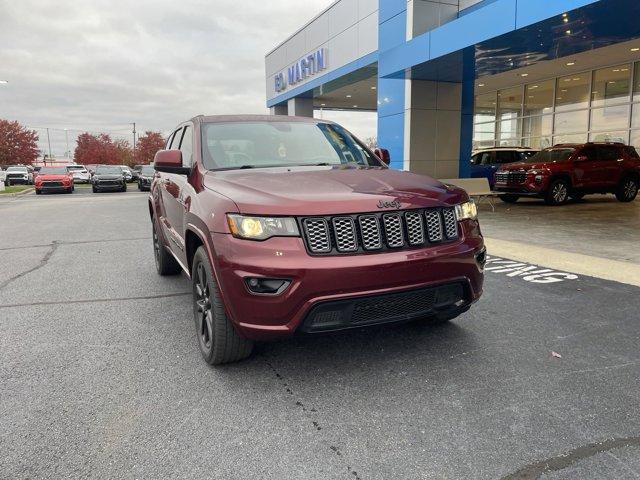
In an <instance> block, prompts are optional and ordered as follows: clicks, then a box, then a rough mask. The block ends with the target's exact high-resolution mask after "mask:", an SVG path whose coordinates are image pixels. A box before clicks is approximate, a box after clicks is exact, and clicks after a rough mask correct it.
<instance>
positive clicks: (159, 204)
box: [149, 116, 485, 364]
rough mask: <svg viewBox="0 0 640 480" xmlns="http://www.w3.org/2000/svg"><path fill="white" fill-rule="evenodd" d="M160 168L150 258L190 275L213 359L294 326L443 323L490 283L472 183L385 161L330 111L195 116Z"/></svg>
mask: <svg viewBox="0 0 640 480" xmlns="http://www.w3.org/2000/svg"><path fill="white" fill-rule="evenodd" d="M381 152H382V151H381ZM383 153H384V152H383ZM383 153H380V155H381V156H382V157H387V160H388V154H387V155H384V154H383ZM154 166H155V169H156V171H157V172H159V174H158V175H156V177H155V178H154V180H153V183H152V186H151V193H150V196H149V213H150V216H151V222H152V225H153V246H154V253H155V262H156V267H157V270H158V272H159V273H160V274H161V275H168V274H175V273H178V272H180V271H181V270H183V271H184V272H185V273H186V274H187V275H188V276H189V277H190V278H191V281H192V285H193V314H194V320H195V325H196V332H197V337H198V339H199V346H200V350H201V352H202V355H203V357H204V359H205V360H206V361H207V362H208V363H210V364H219V363H225V362H231V361H236V360H240V359H242V358H244V357H246V356H248V355H249V354H250V352H251V349H252V345H253V341H255V340H269V339H276V338H281V337H286V336H288V335H292V334H293V333H295V332H304V333H316V332H327V331H334V330H341V329H347V328H353V327H363V326H368V325H373V324H382V323H389V322H401V321H408V320H412V319H417V318H431V319H433V320H436V321H447V320H450V319H453V318H455V317H457V316H458V315H460V314H461V313H463V312H465V311H467V310H468V309H469V307H470V306H471V304H472V303H474V302H476V301H477V300H478V299H479V298H480V295H481V293H482V284H483V267H484V263H485V247H484V242H483V238H482V235H481V233H480V227H479V224H478V220H477V218H476V216H477V213H476V208H475V204H474V203H473V202H471V201H470V200H469V197H468V196H467V194H466V193H465V192H464V191H463V190H461V189H459V188H457V187H454V186H451V185H443V184H442V183H440V182H438V181H436V180H433V179H431V178H429V177H425V176H420V175H416V174H413V173H409V172H402V171H397V170H390V169H389V168H388V167H387V166H386V165H385V164H384V163H383V161H382V160H381V159H380V158H379V157H378V156H376V155H375V154H374V153H372V152H371V151H370V150H369V149H368V148H367V147H366V146H365V145H364V144H363V143H362V142H361V141H359V140H358V139H356V138H355V137H354V136H352V135H351V134H350V133H349V132H347V131H346V130H345V129H343V128H342V127H340V126H339V125H337V124H335V123H332V122H327V121H321V120H317V119H309V118H295V117H285V116H282V117H280V116H220V117H204V116H200V117H196V118H193V119H192V120H190V121H188V122H185V123H183V124H182V125H180V126H179V127H178V128H176V129H175V131H174V132H173V133H172V134H171V136H170V137H169V140H168V143H167V146H166V150H162V151H160V152H158V153H157V154H156V157H155V165H154Z"/></svg>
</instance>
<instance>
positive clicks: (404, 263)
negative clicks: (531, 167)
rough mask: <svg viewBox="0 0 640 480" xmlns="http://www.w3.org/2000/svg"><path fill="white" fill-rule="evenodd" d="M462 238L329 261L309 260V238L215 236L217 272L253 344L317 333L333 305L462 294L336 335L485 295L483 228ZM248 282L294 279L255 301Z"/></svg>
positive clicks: (465, 229) (465, 227)
mask: <svg viewBox="0 0 640 480" xmlns="http://www.w3.org/2000/svg"><path fill="white" fill-rule="evenodd" d="M461 232H462V234H461V236H460V238H459V239H458V240H457V241H455V242H451V243H444V244H437V245H433V246H429V247H426V248H422V249H413V250H400V251H386V252H384V253H369V254H358V255H340V256H325V257H312V256H310V255H308V253H307V252H306V249H305V246H304V243H303V240H302V239H301V238H285V237H283V238H272V239H270V240H266V241H264V242H253V241H248V240H241V239H237V238H234V237H233V236H231V235H228V234H212V236H213V245H214V246H215V250H216V265H215V266H216V273H217V276H218V281H219V282H220V287H221V294H222V297H223V300H224V303H225V307H226V310H227V313H228V315H229V317H230V319H231V321H232V322H233V323H234V325H235V326H236V328H237V329H238V330H239V332H240V333H241V334H242V335H244V336H245V337H247V338H250V339H254V340H269V339H274V338H279V337H284V336H289V335H291V334H293V333H294V332H296V331H298V330H301V331H305V330H306V331H309V329H308V328H306V327H307V326H308V325H307V324H306V323H305V326H303V327H301V326H302V325H303V323H304V322H305V320H306V319H308V318H310V317H309V315H310V312H312V309H313V308H314V307H318V306H323V305H327V304H328V303H330V302H337V301H349V300H354V299H355V300H357V299H362V298H373V297H378V298H377V299H376V300H377V301H379V300H380V299H382V301H383V302H384V301H385V300H384V298H385V295H389V294H400V295H402V294H403V293H409V292H412V291H415V290H419V289H436V290H437V287H439V286H442V285H453V284H455V285H460V286H461V292H462V293H461V298H458V299H456V300H455V301H452V302H449V303H447V302H445V303H442V304H441V305H438V301H437V298H436V297H434V298H435V301H434V302H432V304H431V305H429V306H427V307H426V308H424V309H422V310H420V309H418V310H415V309H414V310H411V311H401V309H399V310H398V312H399V313H398V315H394V312H393V311H392V312H391V314H390V315H378V317H376V318H373V316H372V317H370V318H367V316H366V315H365V316H364V317H362V318H361V321H358V322H346V323H344V324H342V325H338V326H337V328H333V327H332V328H329V330H335V329H341V328H349V327H352V326H353V327H357V326H362V325H368V324H371V323H386V322H387V321H401V320H407V319H410V318H412V313H413V314H415V315H416V316H418V315H422V316H424V314H426V313H428V312H432V313H436V311H437V308H438V307H439V306H441V307H446V308H445V309H446V310H448V311H449V312H450V311H452V308H456V309H458V310H459V311H464V310H466V309H467V308H468V307H469V305H471V304H472V303H474V302H475V301H477V300H478V299H479V298H480V295H481V294H482V284H483V272H482V266H481V265H480V264H479V262H478V260H477V259H476V256H477V255H481V254H482V252H483V251H484V242H483V239H482V236H481V234H480V229H479V227H478V223H477V222H475V221H465V222H463V223H462V229H461ZM247 277H258V278H279V279H287V280H290V281H291V284H290V285H289V286H288V287H287V288H286V290H284V291H283V292H282V293H280V294H279V295H264V294H254V293H251V292H250V291H249V289H248V287H247V285H246V282H245V279H246V278H247ZM434 291H435V290H434ZM389 305H391V306H392V305H393V302H392V303H390V304H389ZM369 320H372V321H369ZM377 320H379V321H377ZM312 330H313V329H312ZM321 330H327V329H326V328H323V329H321Z"/></svg>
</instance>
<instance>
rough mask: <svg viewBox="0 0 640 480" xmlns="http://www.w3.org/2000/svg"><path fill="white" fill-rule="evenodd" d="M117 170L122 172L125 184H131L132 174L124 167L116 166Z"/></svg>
mask: <svg viewBox="0 0 640 480" xmlns="http://www.w3.org/2000/svg"><path fill="white" fill-rule="evenodd" d="M118 168H120V170H122V175H123V176H124V178H125V180H126V181H127V182H133V172H132V171H131V169H130V168H129V167H127V166H126V165H118Z"/></svg>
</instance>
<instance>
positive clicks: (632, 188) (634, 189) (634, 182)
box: [616, 177, 638, 203]
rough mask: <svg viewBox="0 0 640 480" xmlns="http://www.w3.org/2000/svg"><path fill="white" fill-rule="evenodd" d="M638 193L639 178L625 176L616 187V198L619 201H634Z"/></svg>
mask: <svg viewBox="0 0 640 480" xmlns="http://www.w3.org/2000/svg"><path fill="white" fill-rule="evenodd" d="M637 195H638V179H637V178H634V177H624V178H623V179H622V181H621V182H620V184H619V185H618V188H617V189H616V198H617V199H618V201H619V202H624V203H627V202H633V201H634V200H635V199H636V196H637Z"/></svg>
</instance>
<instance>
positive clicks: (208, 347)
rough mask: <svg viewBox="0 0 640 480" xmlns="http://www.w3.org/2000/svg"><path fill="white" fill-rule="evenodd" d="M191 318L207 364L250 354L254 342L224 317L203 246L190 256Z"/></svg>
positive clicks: (225, 361)
mask: <svg viewBox="0 0 640 480" xmlns="http://www.w3.org/2000/svg"><path fill="white" fill-rule="evenodd" d="M191 281H192V284H193V318H194V321H195V327H196V335H197V337H198V346H199V348H200V353H201V354H202V358H204V360H205V362H207V363H208V364H209V365H220V364H222V363H230V362H237V361H238V360H242V359H244V358H247V357H248V356H249V355H251V351H252V350H253V342H252V341H251V340H248V339H246V338H244V337H241V336H240V335H239V334H238V332H237V331H236V329H235V327H234V326H233V324H232V323H231V321H230V320H229V318H228V317H227V313H226V310H225V308H224V304H223V303H222V299H221V297H220V291H219V290H218V284H217V283H216V281H215V278H214V276H213V271H212V270H211V264H210V263H209V257H208V256H207V253H206V250H205V249H204V247H199V248H198V250H196V253H195V255H194V256H193V267H192V269H191Z"/></svg>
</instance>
